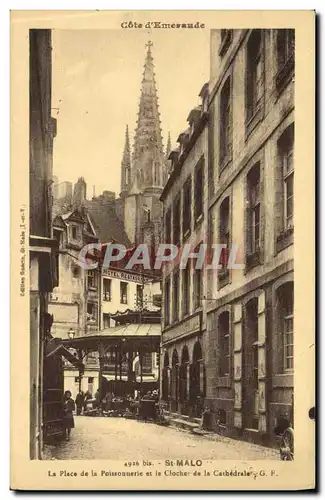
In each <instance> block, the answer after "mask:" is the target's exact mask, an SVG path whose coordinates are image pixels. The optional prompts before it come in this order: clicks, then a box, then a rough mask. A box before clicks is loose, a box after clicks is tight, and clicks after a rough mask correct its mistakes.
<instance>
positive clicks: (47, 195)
mask: <svg viewBox="0 0 325 500" xmlns="http://www.w3.org/2000/svg"><path fill="white" fill-rule="evenodd" d="M29 44H30V45H29V48H30V59H29V64H30V68H29V76H30V79H29V89H30V93H29V99H30V100H29V109H30V115H29V126H30V138H29V147H30V150H29V151H30V156H29V179H30V196H29V200H30V206H29V230H30V234H29V273H30V277H29V280H30V419H29V421H30V428H29V436H30V458H31V459H32V460H33V459H39V458H40V457H41V451H42V444H43V443H42V442H43V417H44V415H43V399H44V394H43V368H44V352H45V347H46V343H47V339H48V337H49V336H50V331H51V317H50V315H49V313H48V295H49V293H51V291H52V289H53V287H54V286H55V285H56V284H57V269H56V265H55V255H56V251H57V243H56V241H55V239H54V238H53V234H52V196H51V184H52V159H53V139H54V137H55V135H56V120H55V119H54V118H52V116H51V88H52V85H51V73H52V57H51V50H52V49H51V30H46V29H44V30H43V29H35V30H30V33H29Z"/></svg>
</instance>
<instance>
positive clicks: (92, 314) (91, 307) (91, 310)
mask: <svg viewBox="0 0 325 500" xmlns="http://www.w3.org/2000/svg"><path fill="white" fill-rule="evenodd" d="M87 321H96V304H95V303H94V302H87Z"/></svg>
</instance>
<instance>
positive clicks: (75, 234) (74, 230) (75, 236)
mask: <svg viewBox="0 0 325 500" xmlns="http://www.w3.org/2000/svg"><path fill="white" fill-rule="evenodd" d="M71 238H72V239H73V240H77V239H78V238H79V227H78V226H75V225H73V226H71Z"/></svg>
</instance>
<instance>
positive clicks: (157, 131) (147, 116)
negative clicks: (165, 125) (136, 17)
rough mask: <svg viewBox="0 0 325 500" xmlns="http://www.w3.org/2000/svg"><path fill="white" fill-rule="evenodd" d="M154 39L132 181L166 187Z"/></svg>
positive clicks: (145, 73)
mask: <svg viewBox="0 0 325 500" xmlns="http://www.w3.org/2000/svg"><path fill="white" fill-rule="evenodd" d="M152 45H153V44H152V42H150V41H149V42H148V43H147V44H146V47H147V55H146V60H145V64H144V71H143V77H142V85H141V96H140V104H139V112H138V119H137V127H136V131H135V137H134V149H133V157H132V180H133V179H134V177H135V176H136V177H137V181H138V185H139V187H140V189H141V190H145V189H150V188H160V189H161V188H162V186H163V168H164V154H163V145H162V137H161V128H160V115H159V111H158V97H157V87H156V81H155V73H154V63H153V57H152V53H151V47H152Z"/></svg>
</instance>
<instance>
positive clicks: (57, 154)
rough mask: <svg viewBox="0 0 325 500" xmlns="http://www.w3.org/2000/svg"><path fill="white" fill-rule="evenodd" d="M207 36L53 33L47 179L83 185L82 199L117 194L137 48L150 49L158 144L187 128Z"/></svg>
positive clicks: (131, 113) (131, 116)
mask: <svg viewBox="0 0 325 500" xmlns="http://www.w3.org/2000/svg"><path fill="white" fill-rule="evenodd" d="M209 36H210V33H209V30H179V31H177V32H172V31H168V32H166V31H164V30H162V31H161V30H156V31H155V32H154V33H148V32H146V31H145V30H139V32H137V31H136V30H122V29H120V30H93V29H89V30H53V32H52V47H53V51H52V65H53V69H52V82H53V86H52V106H53V109H52V115H53V116H54V117H55V118H56V119H57V136H56V138H55V139H54V157H53V174H54V175H55V176H57V177H58V178H59V181H60V182H62V181H71V182H73V183H75V182H76V181H77V178H78V177H84V178H85V180H86V182H87V198H91V197H92V195H93V186H95V194H96V196H98V195H99V194H101V193H102V192H103V191H104V190H109V191H115V192H116V194H117V195H118V194H119V192H120V165H121V160H122V153H123V148H124V139H125V127H126V124H128V125H129V131H130V139H131V146H132V144H133V135H134V131H135V126H136V119H137V113H138V105H139V99H140V89H141V80H142V72H143V66H144V61H145V55H146V47H145V44H146V43H147V41H148V40H151V41H152V42H153V47H152V54H153V58H154V64H155V74H156V83H157V89H158V98H159V101H158V102H159V111H160V113H161V116H160V118H161V128H162V136H163V144H164V147H166V142H167V136H168V132H170V133H171V140H172V146H175V145H176V140H177V137H178V135H179V133H180V132H182V131H183V130H184V129H186V128H187V123H186V118H187V116H188V114H189V112H190V110H191V109H192V108H193V107H195V106H196V105H197V104H198V103H199V97H198V94H199V92H200V90H201V88H202V86H203V84H204V83H205V82H207V81H208V79H209Z"/></svg>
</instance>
